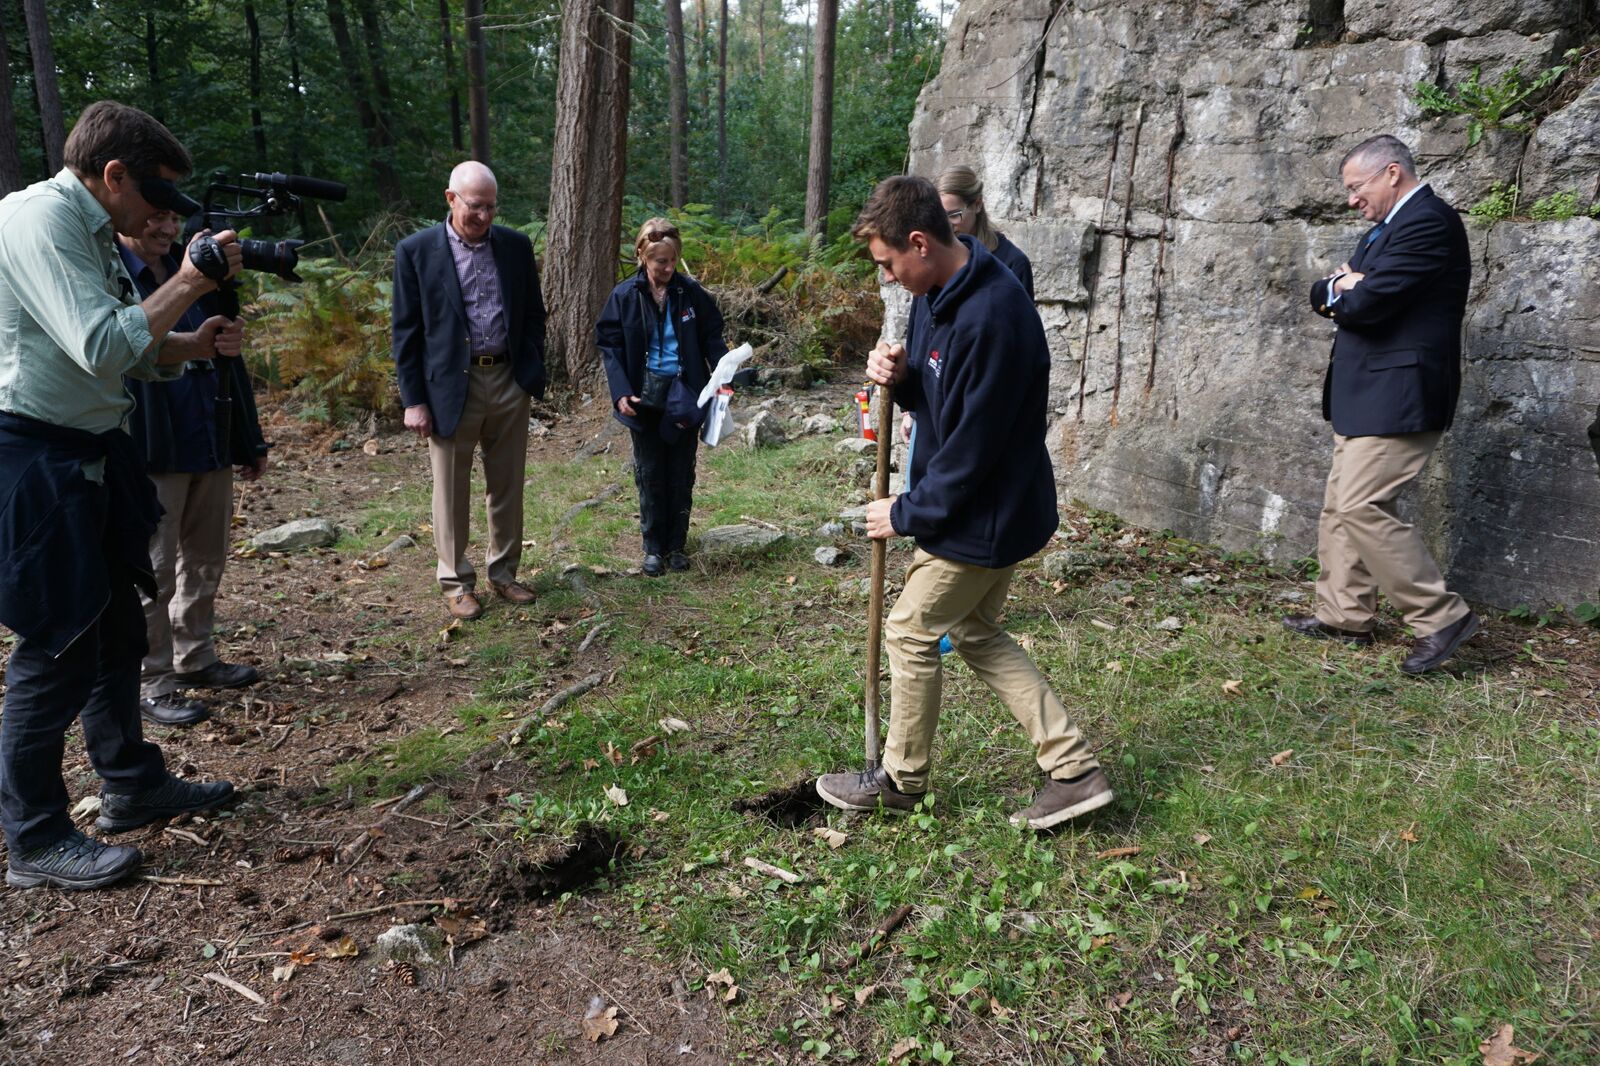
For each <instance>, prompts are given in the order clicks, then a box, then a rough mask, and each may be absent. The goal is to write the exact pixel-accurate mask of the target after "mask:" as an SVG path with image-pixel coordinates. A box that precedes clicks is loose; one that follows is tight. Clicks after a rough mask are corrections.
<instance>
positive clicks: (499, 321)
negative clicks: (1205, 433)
mask: <svg viewBox="0 0 1600 1066" xmlns="http://www.w3.org/2000/svg"><path fill="white" fill-rule="evenodd" d="M497 195H498V187H497V185H496V182H495V178H494V174H493V173H492V172H491V171H490V170H489V168H488V167H486V166H484V165H483V164H482V163H476V162H470V161H469V162H466V163H462V164H460V165H459V166H457V167H456V168H455V169H454V170H453V171H451V172H450V187H449V188H448V189H446V190H445V194H444V198H445V203H446V204H448V205H449V208H450V215H449V218H447V219H446V220H445V221H444V222H441V223H439V224H438V225H437V226H433V227H430V228H428V229H425V230H423V231H422V232H420V233H413V234H412V235H411V236H409V237H407V238H406V239H405V240H403V241H401V242H400V243H399V245H397V246H396V247H395V250H394V361H395V369H396V376H397V377H398V378H399V381H400V400H401V402H402V403H403V404H404V405H405V409H406V412H405V424H406V428H407V429H410V430H413V431H414V432H416V433H417V435H418V436H422V437H427V438H428V453H429V456H430V458H431V459H432V463H433V539H434V543H435V545H436V546H437V548H438V553H439V567H438V577H439V586H440V588H442V589H443V590H444V595H445V601H446V604H447V605H448V607H449V609H450V613H451V615H453V616H454V617H456V618H463V619H472V618H476V617H478V615H480V614H482V613H483V605H482V604H481V603H480V602H479V600H478V596H477V589H476V579H477V575H476V572H475V571H474V570H473V567H472V563H471V562H470V561H469V560H468V559H467V528H468V515H469V514H470V512H471V500H470V499H469V496H468V492H469V490H470V487H471V483H472V453H473V450H474V449H475V448H479V447H481V448H482V451H483V480H484V490H485V496H486V497H487V499H488V512H489V552H488V559H487V565H486V569H487V570H488V572H489V584H490V585H491V586H492V587H493V589H494V591H495V593H496V595H498V596H500V597H501V598H502V599H504V600H508V601H509V602H511V603H531V602H533V592H532V590H530V589H529V588H528V587H527V586H525V585H523V584H521V583H520V582H518V581H517V564H518V562H519V561H520V560H521V555H522V481H523V476H524V474H525V472H526V469H527V452H528V397H529V396H530V395H532V396H540V397H542V396H543V395H544V382H545V375H544V318H545V315H544V298H543V297H542V296H541V295H540V294H539V272H538V269H537V268H536V267H535V266H534V262H533V244H532V242H530V241H529V240H528V238H527V237H525V236H523V235H522V234H521V233H518V232H517V231H516V230H513V229H507V228H506V227H504V226H496V225H494V224H493V222H494V216H495V211H496V210H497V209H498V203H497V200H496V197H497Z"/></svg>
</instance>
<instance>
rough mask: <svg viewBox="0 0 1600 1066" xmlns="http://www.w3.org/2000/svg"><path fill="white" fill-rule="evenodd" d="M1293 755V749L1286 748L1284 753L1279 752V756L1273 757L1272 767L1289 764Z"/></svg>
mask: <svg viewBox="0 0 1600 1066" xmlns="http://www.w3.org/2000/svg"><path fill="white" fill-rule="evenodd" d="M1293 755H1294V749H1293V748H1284V749H1283V750H1282V751H1280V752H1278V754H1276V755H1274V756H1273V757H1272V765H1273V766H1282V765H1283V764H1284V763H1286V762H1288V761H1289V759H1290V758H1291V757H1292V756H1293Z"/></svg>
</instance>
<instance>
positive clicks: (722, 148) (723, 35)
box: [717, 0, 728, 215]
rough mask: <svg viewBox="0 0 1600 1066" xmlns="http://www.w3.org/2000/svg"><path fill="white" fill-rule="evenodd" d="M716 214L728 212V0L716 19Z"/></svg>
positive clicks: (723, 3) (723, 2)
mask: <svg viewBox="0 0 1600 1066" xmlns="http://www.w3.org/2000/svg"><path fill="white" fill-rule="evenodd" d="M717 40H718V44H717V214H719V215H726V214H727V213H728V0H722V18H720V19H718V20H717Z"/></svg>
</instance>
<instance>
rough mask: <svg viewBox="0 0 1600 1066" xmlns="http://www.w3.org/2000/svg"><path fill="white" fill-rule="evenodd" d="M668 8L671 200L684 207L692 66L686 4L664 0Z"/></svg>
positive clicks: (685, 199) (678, 0)
mask: <svg viewBox="0 0 1600 1066" xmlns="http://www.w3.org/2000/svg"><path fill="white" fill-rule="evenodd" d="M663 4H664V5H665V7H666V12H667V78H668V82H669V95H670V100H669V101H668V107H667V126H668V127H669V130H668V132H669V142H668V143H669V149H668V150H669V153H670V155H671V160H670V164H671V166H670V169H671V189H670V192H669V195H668V197H667V200H668V202H669V203H670V204H672V206H673V207H682V206H683V205H684V204H685V203H687V202H688V198H689V69H688V64H687V62H686V61H685V58H684V54H683V5H682V3H681V2H680V0H663Z"/></svg>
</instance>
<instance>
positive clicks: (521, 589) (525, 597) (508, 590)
mask: <svg viewBox="0 0 1600 1066" xmlns="http://www.w3.org/2000/svg"><path fill="white" fill-rule="evenodd" d="M490 584H491V585H492V586H494V594H495V595H496V596H499V597H500V598H501V599H502V600H505V601H506V602H507V603H532V602H533V600H534V595H533V590H532V589H530V588H529V587H528V586H526V585H524V584H523V583H522V582H520V581H506V582H503V583H502V582H499V581H491V582H490Z"/></svg>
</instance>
